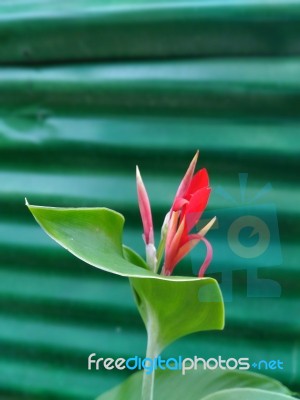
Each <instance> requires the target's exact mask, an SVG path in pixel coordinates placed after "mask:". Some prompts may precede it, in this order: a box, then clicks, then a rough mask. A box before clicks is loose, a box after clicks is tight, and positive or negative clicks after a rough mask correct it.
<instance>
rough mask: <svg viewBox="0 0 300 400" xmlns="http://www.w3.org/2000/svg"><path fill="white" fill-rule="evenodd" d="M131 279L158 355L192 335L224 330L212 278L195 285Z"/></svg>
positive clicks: (221, 309)
mask: <svg viewBox="0 0 300 400" xmlns="http://www.w3.org/2000/svg"><path fill="white" fill-rule="evenodd" d="M176 278H177V277H173V279H172V280H170V279H169V280H157V281H154V280H153V279H137V278H130V282H131V285H132V287H133V290H134V293H135V298H136V303H137V306H138V308H139V311H140V314H141V316H142V318H143V321H144V323H145V325H146V329H147V330H148V334H149V335H150V332H151V335H152V337H151V340H152V341H153V343H154V346H155V350H154V353H155V354H154V355H158V354H159V353H160V352H161V351H162V350H163V349H164V348H165V347H166V346H167V345H169V344H170V343H172V342H173V341H175V340H176V339H179V338H180V337H182V336H185V335H188V334H190V333H194V332H199V331H205V330H213V329H223V326H224V308H223V300H222V295H221V292H220V288H219V285H218V284H217V282H216V281H215V280H214V279H212V278H202V279H196V280H192V281H180V280H179V279H180V278H178V280H177V279H176Z"/></svg>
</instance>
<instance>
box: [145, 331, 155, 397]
mask: <svg viewBox="0 0 300 400" xmlns="http://www.w3.org/2000/svg"><path fill="white" fill-rule="evenodd" d="M151 333H152V332H151V328H150V329H149V331H148V341H147V353H146V358H150V359H151V366H153V365H154V359H155V357H157V350H156V341H155V340H153V335H152V334H151ZM147 366H148V367H149V369H148V368H147V369H146V368H145V369H144V374H143V385H142V400H153V398H154V397H153V393H154V377H155V369H154V368H153V371H152V370H151V372H150V365H149V361H147Z"/></svg>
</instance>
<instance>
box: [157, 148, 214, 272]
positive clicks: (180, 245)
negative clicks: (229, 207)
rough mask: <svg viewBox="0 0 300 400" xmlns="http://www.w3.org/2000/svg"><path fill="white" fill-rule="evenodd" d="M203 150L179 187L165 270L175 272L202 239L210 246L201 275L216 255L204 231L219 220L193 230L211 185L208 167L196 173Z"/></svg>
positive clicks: (196, 156) (167, 238)
mask: <svg viewBox="0 0 300 400" xmlns="http://www.w3.org/2000/svg"><path fill="white" fill-rule="evenodd" d="M198 154H199V152H198V151H197V153H196V155H195V157H194V158H193V160H192V162H191V164H190V166H189V168H188V170H187V172H186V174H185V176H184V178H183V180H182V181H181V184H180V185H179V188H178V190H177V193H176V196H175V199H174V202H173V205H172V208H171V211H170V216H169V222H168V228H167V236H166V248H165V262H164V266H163V270H162V273H163V274H164V275H171V274H172V272H173V270H174V268H175V266H176V265H177V264H178V263H179V261H180V260H182V258H183V257H184V256H185V255H187V254H188V253H189V252H190V251H191V250H192V249H193V248H194V247H195V246H196V244H197V243H199V242H200V241H201V240H202V241H203V242H204V243H205V245H206V248H207V255H206V258H205V260H204V262H203V264H202V266H201V268H200V269H199V273H198V276H199V277H202V276H203V275H204V273H205V271H206V269H207V267H208V265H209V264H210V262H211V259H212V247H211V245H210V243H209V242H208V241H207V240H206V239H205V238H204V235H205V234H206V233H207V231H208V230H209V229H210V228H211V226H212V225H213V223H214V222H215V218H214V219H213V220H212V221H210V222H209V223H208V224H207V225H206V226H205V227H204V228H203V229H202V230H201V231H199V232H198V233H194V234H192V233H190V232H191V230H192V229H193V228H194V227H195V225H196V224H197V223H198V222H199V219H200V217H201V215H202V213H203V211H204V210H205V207H206V205H207V203H208V199H209V195H210V192H211V188H210V187H209V178H208V174H207V171H206V169H201V170H200V171H198V172H197V173H196V174H195V175H194V171H195V167H196V163H197V159H198Z"/></svg>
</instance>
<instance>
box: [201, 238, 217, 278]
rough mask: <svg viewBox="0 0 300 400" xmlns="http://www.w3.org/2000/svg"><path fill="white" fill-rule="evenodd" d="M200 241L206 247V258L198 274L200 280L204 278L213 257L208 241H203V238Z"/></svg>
mask: <svg viewBox="0 0 300 400" xmlns="http://www.w3.org/2000/svg"><path fill="white" fill-rule="evenodd" d="M202 240H203V242H204V243H205V245H206V257H205V260H204V262H203V264H202V265H201V267H200V269H199V273H198V276H199V278H202V277H203V276H204V274H205V272H206V270H207V268H208V266H209V264H210V263H211V260H212V256H213V249H212V246H211V244H210V243H209V241H208V240H207V239H205V238H204V237H202Z"/></svg>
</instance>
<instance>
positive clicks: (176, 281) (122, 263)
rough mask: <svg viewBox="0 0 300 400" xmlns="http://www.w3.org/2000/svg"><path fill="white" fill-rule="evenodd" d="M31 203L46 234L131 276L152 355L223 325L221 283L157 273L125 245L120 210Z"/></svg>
mask: <svg viewBox="0 0 300 400" xmlns="http://www.w3.org/2000/svg"><path fill="white" fill-rule="evenodd" d="M27 205H28V207H29V209H30V211H31V212H32V214H33V215H34V217H35V219H36V220H37V222H38V223H39V224H40V225H41V227H42V228H43V229H44V230H45V231H46V232H47V233H48V235H49V236H51V237H52V238H53V239H54V240H55V241H56V242H58V243H59V244H60V245H61V246H63V247H64V248H65V249H67V250H68V251H70V252H71V253H72V254H74V255H75V256H77V257H78V258H80V259H81V260H83V261H85V262H87V263H88V264H90V265H92V266H95V267H97V268H100V269H102V270H105V271H108V272H111V273H114V274H118V275H122V276H127V277H129V278H130V281H131V285H132V287H133V291H134V294H135V299H136V302H137V305H138V308H139V311H140V313H141V316H142V318H143V320H144V322H145V325H146V329H147V331H148V334H149V332H150V331H151V332H152V337H151V343H152V346H153V354H152V355H153V356H155V355H158V354H159V353H160V352H161V351H162V349H163V348H164V347H165V346H167V345H168V344H170V343H171V342H173V341H174V340H176V339H178V338H180V337H182V336H185V335H188V334H190V333H193V332H198V331H204V330H211V329H223V326H224V307H223V299H222V295H221V292H220V288H219V285H218V283H217V282H216V281H215V280H214V279H212V278H201V279H199V278H195V277H176V276H171V277H166V276H161V275H158V274H154V273H153V272H152V271H150V270H149V269H147V265H146V264H145V262H144V261H143V260H142V259H141V258H140V257H139V256H138V255H137V254H136V253H135V252H134V251H133V250H131V249H129V248H128V247H125V246H122V231H123V225H124V217H123V216H122V215H121V214H119V213H117V212H115V211H113V210H109V209H107V208H53V207H40V206H31V205H29V204H27Z"/></svg>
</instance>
